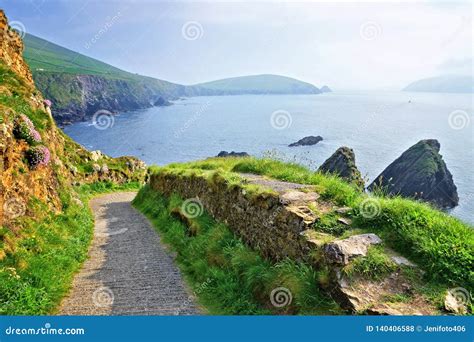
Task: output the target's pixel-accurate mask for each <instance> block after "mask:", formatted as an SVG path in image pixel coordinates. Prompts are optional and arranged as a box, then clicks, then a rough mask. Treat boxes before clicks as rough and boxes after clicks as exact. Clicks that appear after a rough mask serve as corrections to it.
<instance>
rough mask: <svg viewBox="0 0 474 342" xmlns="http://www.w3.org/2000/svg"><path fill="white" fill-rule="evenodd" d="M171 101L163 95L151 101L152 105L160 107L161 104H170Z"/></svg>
mask: <svg viewBox="0 0 474 342" xmlns="http://www.w3.org/2000/svg"><path fill="white" fill-rule="evenodd" d="M171 105H172V103H171V102H170V101H168V100H167V99H165V98H164V97H163V96H160V97H158V98H157V99H156V100H155V101H153V106H157V107H162V106H171Z"/></svg>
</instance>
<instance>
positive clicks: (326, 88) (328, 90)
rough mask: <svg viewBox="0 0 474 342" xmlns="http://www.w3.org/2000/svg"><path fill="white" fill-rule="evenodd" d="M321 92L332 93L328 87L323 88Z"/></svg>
mask: <svg viewBox="0 0 474 342" xmlns="http://www.w3.org/2000/svg"><path fill="white" fill-rule="evenodd" d="M320 90H321V92H322V93H332V90H331V88H329V87H328V86H327V85H324V86H322V87H321V89H320Z"/></svg>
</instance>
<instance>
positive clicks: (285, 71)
mask: <svg viewBox="0 0 474 342" xmlns="http://www.w3.org/2000/svg"><path fill="white" fill-rule="evenodd" d="M0 8H3V9H4V10H5V11H6V14H7V16H8V17H9V19H10V21H17V22H19V23H16V25H20V26H21V25H23V26H24V28H25V30H26V32H28V33H32V34H34V35H37V36H39V37H42V38H45V39H48V40H50V41H52V42H55V43H57V44H59V45H62V46H65V47H67V48H70V49H72V50H75V51H78V52H81V53H83V54H85V55H88V56H91V57H94V58H97V59H99V60H102V61H104V62H107V63H109V64H112V65H114V66H117V67H120V68H122V69H125V70H127V71H131V72H136V73H140V74H143V75H149V76H154V77H157V78H161V79H166V80H169V81H173V82H178V83H183V84H193V83H198V82H204V81H209V80H214V79H219V78H224V77H230V76H239V75H249V74H263V73H273V74H281V75H286V76H291V77H295V78H298V79H301V80H304V81H308V82H311V83H313V84H315V85H317V86H321V85H323V84H328V85H329V86H331V87H333V88H335V89H369V88H393V89H397V88H401V87H403V86H405V85H406V84H407V83H410V82H411V81H413V80H416V79H419V78H424V77H429V76H435V75H439V74H445V73H456V74H459V73H462V74H472V41H473V37H472V36H473V33H472V2H471V1H464V2H453V1H449V2H435V1H428V2H413V1H411V2H408V1H405V2H386V1H378V2H376V3H375V2H357V3H354V2H334V1H333V2H315V1H313V2H300V3H294V2H272V1H266V2H259V3H256V2H243V1H238V2H236V1H234V2H211V1H208V2H195V1H194V2H190V1H180V2H163V1H151V0H150V1H145V0H135V1H133V0H128V1H110V0H106V1H98V0H97V1H93V0H89V1H88V0H81V1H75V0H72V1H71V0H69V1H66V0H63V1H60V0H53V1H48V0H0Z"/></svg>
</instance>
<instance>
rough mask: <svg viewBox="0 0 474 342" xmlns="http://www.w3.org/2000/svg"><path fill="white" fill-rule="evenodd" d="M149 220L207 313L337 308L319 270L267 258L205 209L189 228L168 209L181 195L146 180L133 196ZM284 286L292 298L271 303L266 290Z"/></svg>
mask: <svg viewBox="0 0 474 342" xmlns="http://www.w3.org/2000/svg"><path fill="white" fill-rule="evenodd" d="M133 204H134V206H135V207H137V208H138V209H139V210H140V211H141V212H143V213H144V214H145V215H146V216H147V217H148V218H149V219H150V220H151V222H152V223H153V225H154V226H155V228H156V229H157V231H158V232H159V233H160V235H161V237H162V239H163V240H164V242H165V243H167V244H168V245H170V247H171V248H172V249H173V250H174V251H176V253H177V259H176V260H177V262H178V265H179V266H180V268H181V270H182V272H183V273H184V275H185V276H186V279H187V281H188V282H189V283H190V285H191V286H192V288H193V290H194V292H195V293H196V294H197V297H198V299H199V302H200V303H201V304H202V305H204V306H205V307H206V308H207V310H208V311H209V312H210V313H212V314H234V315H236V314H240V315H256V314H340V313H342V312H341V310H340V308H339V307H338V306H337V304H336V303H335V302H334V301H333V300H332V299H331V298H329V297H327V296H326V295H325V294H323V293H322V292H320V290H319V288H318V281H319V279H320V278H321V277H320V275H319V274H318V273H317V272H315V271H314V270H313V269H312V268H311V267H309V266H308V265H305V264H301V263H296V262H294V261H291V260H284V261H282V262H279V263H276V264H273V263H270V262H269V261H266V260H264V259H263V258H262V257H261V256H259V254H258V253H257V252H255V251H253V250H251V249H249V248H248V247H247V246H246V245H245V244H244V243H242V241H241V240H240V239H238V238H237V237H236V236H234V234H233V233H232V232H231V231H230V230H229V228H228V227H226V226H225V225H223V224H221V223H218V222H215V221H214V220H213V219H212V218H211V217H210V216H209V215H208V214H207V213H204V214H203V215H201V216H199V217H197V218H194V219H191V220H193V223H194V224H193V226H194V227H196V226H198V227H199V229H194V230H193V234H189V233H188V228H187V227H186V226H185V225H184V224H183V223H182V222H181V221H180V220H179V219H177V218H175V217H174V216H173V215H172V214H171V213H172V212H173V211H174V210H176V208H179V207H180V206H181V204H182V199H180V198H179V197H178V196H172V197H171V198H169V199H166V198H165V197H163V196H162V195H160V194H159V193H157V192H155V191H153V190H151V189H150V188H149V186H145V187H144V188H142V189H141V190H140V192H139V194H138V195H137V197H136V198H135V200H134V202H133ZM277 287H285V288H287V289H289V290H290V292H291V294H292V297H293V300H292V302H291V304H290V305H287V306H285V307H282V308H277V307H274V306H273V305H272V304H271V301H270V293H271V292H272V290H273V289H275V288H277Z"/></svg>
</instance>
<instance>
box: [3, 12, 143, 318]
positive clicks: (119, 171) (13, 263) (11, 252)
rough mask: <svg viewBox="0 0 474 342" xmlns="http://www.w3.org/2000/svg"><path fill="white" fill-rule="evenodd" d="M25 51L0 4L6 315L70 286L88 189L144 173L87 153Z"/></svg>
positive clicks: (87, 221)
mask: <svg viewBox="0 0 474 342" xmlns="http://www.w3.org/2000/svg"><path fill="white" fill-rule="evenodd" d="M22 53H23V43H22V40H21V39H20V37H19V36H18V34H17V33H16V32H14V31H12V30H11V29H9V27H8V23H7V19H6V17H5V14H4V13H3V11H1V10H0V171H1V172H0V189H1V191H0V314H3V315H4V314H23V315H25V314H45V313H49V312H50V311H51V310H52V309H53V308H54V307H55V305H57V303H58V301H59V300H60V299H61V297H62V296H63V295H64V293H65V292H66V291H67V289H68V286H69V283H70V280H71V277H72V274H73V273H74V272H75V271H76V270H77V268H78V267H79V266H80V264H81V262H82V261H83V260H84V259H85V257H86V255H87V249H88V245H89V241H90V238H91V234H92V217H91V213H90V211H89V210H88V209H87V208H88V207H87V202H86V201H87V197H88V196H89V194H90V193H89V191H88V189H90V188H91V187H97V188H110V187H114V186H119V184H122V185H121V186H129V185H130V183H131V182H133V184H135V186H137V185H138V184H139V182H142V181H143V180H144V177H145V167H144V164H143V162H141V161H139V160H137V159H136V158H133V157H121V158H110V157H108V156H106V155H103V154H101V153H98V152H94V153H91V152H88V151H87V150H85V149H84V148H83V147H82V146H80V145H78V144H76V143H75V142H74V141H72V140H71V139H70V138H69V137H68V136H66V135H64V134H63V133H62V131H61V130H60V129H58V128H57V126H56V124H55V122H54V120H53V117H52V115H51V108H50V103H49V102H47V101H45V100H44V98H43V96H42V95H41V94H40V92H39V91H38V90H37V89H36V88H35V86H34V84H33V79H32V76H31V72H30V70H29V68H28V66H27V64H26V63H25V62H24V60H23V58H22ZM79 185H80V186H79ZM58 269H61V272H58Z"/></svg>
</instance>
